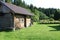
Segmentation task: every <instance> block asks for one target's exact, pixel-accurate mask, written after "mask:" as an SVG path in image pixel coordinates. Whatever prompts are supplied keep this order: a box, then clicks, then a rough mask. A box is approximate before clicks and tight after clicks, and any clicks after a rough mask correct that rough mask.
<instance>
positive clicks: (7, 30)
mask: <svg viewBox="0 0 60 40" xmlns="http://www.w3.org/2000/svg"><path fill="white" fill-rule="evenodd" d="M11 31H12V30H11V29H0V32H11Z"/></svg>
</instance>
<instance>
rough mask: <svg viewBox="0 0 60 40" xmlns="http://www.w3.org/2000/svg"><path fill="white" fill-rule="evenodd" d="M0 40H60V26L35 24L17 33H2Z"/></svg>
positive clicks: (0, 33)
mask: <svg viewBox="0 0 60 40" xmlns="http://www.w3.org/2000/svg"><path fill="white" fill-rule="evenodd" d="M0 40H60V26H59V24H38V23H34V24H33V25H32V26H31V27H28V28H23V29H20V30H16V31H15V32H14V31H12V32H0Z"/></svg>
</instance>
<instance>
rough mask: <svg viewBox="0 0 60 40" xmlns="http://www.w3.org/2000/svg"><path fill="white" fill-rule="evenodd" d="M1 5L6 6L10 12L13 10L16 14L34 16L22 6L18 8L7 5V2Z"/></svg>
mask: <svg viewBox="0 0 60 40" xmlns="http://www.w3.org/2000/svg"><path fill="white" fill-rule="evenodd" d="M1 3H2V4H3V5H5V6H6V7H7V8H9V9H10V10H12V11H13V12H14V13H17V14H23V15H33V14H32V13H31V12H29V11H28V10H27V9H25V8H23V7H20V6H16V5H14V4H11V3H6V2H2V1H1Z"/></svg>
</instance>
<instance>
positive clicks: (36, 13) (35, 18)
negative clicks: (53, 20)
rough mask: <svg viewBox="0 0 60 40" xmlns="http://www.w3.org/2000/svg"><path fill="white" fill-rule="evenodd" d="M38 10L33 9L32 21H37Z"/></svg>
mask: <svg viewBox="0 0 60 40" xmlns="http://www.w3.org/2000/svg"><path fill="white" fill-rule="evenodd" d="M39 13H40V12H39V11H38V10H37V9H35V12H34V17H33V20H34V21H37V22H38V21H39Z"/></svg>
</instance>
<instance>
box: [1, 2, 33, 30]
mask: <svg viewBox="0 0 60 40" xmlns="http://www.w3.org/2000/svg"><path fill="white" fill-rule="evenodd" d="M32 16H33V14H32V13H30V12H29V11H28V10H27V9H25V8H22V7H19V6H16V5H13V4H10V3H6V2H2V1H0V29H1V30H2V29H14V30H15V29H20V28H24V27H29V26H31V25H32V20H31V17H32Z"/></svg>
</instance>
